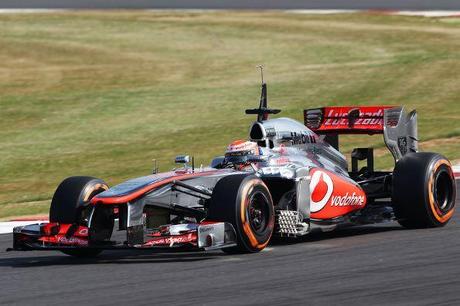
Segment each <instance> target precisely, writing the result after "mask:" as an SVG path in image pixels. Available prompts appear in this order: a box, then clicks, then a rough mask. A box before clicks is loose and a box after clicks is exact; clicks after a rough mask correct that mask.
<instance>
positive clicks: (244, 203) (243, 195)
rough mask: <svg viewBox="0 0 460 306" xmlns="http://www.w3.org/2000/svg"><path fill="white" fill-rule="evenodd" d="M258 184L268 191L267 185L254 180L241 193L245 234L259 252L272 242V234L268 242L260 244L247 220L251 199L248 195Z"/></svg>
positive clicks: (241, 212) (241, 211)
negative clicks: (247, 210)
mask: <svg viewBox="0 0 460 306" xmlns="http://www.w3.org/2000/svg"><path fill="white" fill-rule="evenodd" d="M257 184H261V185H263V186H264V187H265V188H266V189H267V190H268V188H267V186H266V185H265V183H264V182H262V181H260V180H257V179H252V180H250V181H248V182H247V183H246V184H245V186H244V187H243V190H242V191H241V203H240V219H241V223H242V224H243V230H244V233H245V234H246V236H247V237H248V239H249V243H250V245H251V247H253V248H255V249H257V250H261V249H263V248H264V247H265V246H266V245H267V244H268V242H269V241H270V238H271V234H270V237H269V238H268V239H267V241H265V242H264V243H259V241H258V240H257V238H256V236H255V235H254V233H253V232H252V229H251V225H250V224H249V222H248V220H247V219H246V209H247V206H248V205H249V199H248V197H247V195H248V194H249V193H250V192H251V191H252V189H253V188H254V187H255V186H256V185H257ZM269 196H270V200H271V195H269ZM271 221H272V219H270V222H271ZM268 226H272V224H268ZM272 233H273V232H272Z"/></svg>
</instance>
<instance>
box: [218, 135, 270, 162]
mask: <svg viewBox="0 0 460 306" xmlns="http://www.w3.org/2000/svg"><path fill="white" fill-rule="evenodd" d="M254 155H262V151H261V149H260V148H259V146H258V145H257V143H255V142H252V141H245V140H235V141H233V142H232V143H231V144H229V145H228V147H227V150H226V151H225V162H227V163H230V164H234V165H238V166H239V167H238V168H241V167H245V166H249V163H248V157H249V156H254Z"/></svg>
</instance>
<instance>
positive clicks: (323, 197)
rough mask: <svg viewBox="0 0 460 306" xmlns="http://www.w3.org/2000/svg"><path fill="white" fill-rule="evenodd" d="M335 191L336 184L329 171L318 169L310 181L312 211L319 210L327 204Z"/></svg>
mask: <svg viewBox="0 0 460 306" xmlns="http://www.w3.org/2000/svg"><path fill="white" fill-rule="evenodd" d="M333 191H334V184H333V183H332V179H331V177H330V176H329V175H327V173H325V172H322V171H316V172H315V173H313V176H312V177H311V182H310V212H313V213H314V212H317V211H320V210H321V209H323V208H324V206H326V204H327V202H328V201H329V199H330V198H331V195H332V192H333Z"/></svg>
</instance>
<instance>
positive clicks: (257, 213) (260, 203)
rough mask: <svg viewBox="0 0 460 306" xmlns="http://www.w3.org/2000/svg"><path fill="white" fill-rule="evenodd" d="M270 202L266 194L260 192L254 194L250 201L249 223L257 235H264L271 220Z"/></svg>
mask: <svg viewBox="0 0 460 306" xmlns="http://www.w3.org/2000/svg"><path fill="white" fill-rule="evenodd" d="M269 205H270V203H269V201H268V199H267V197H266V196H265V194H263V193H262V192H260V191H257V192H255V193H253V194H252V195H251V197H250V199H249V205H248V210H247V214H248V221H249V224H250V226H251V229H252V230H253V231H254V233H256V234H263V233H264V232H265V230H266V228H267V226H268V223H269V219H270V208H269Z"/></svg>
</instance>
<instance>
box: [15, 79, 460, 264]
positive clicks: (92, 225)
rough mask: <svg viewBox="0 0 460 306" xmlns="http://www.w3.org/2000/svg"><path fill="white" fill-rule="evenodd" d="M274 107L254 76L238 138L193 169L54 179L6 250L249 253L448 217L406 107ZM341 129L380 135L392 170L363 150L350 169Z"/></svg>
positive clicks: (446, 192)
mask: <svg viewBox="0 0 460 306" xmlns="http://www.w3.org/2000/svg"><path fill="white" fill-rule="evenodd" d="M279 112H280V111H279V110H275V109H269V108H268V106H267V86H266V84H265V83H263V84H262V94H261V98H260V106H259V108H257V109H250V110H246V114H254V115H257V121H255V122H254V123H253V124H252V125H251V127H250V131H249V140H248V141H243V140H241V141H235V142H233V143H232V144H230V145H229V146H228V147H227V151H226V153H225V155H224V156H220V157H217V158H215V159H214V160H213V161H212V163H211V165H210V167H206V168H202V167H200V168H199V169H197V168H195V167H194V165H193V159H192V163H191V164H190V158H189V157H188V156H178V157H177V158H176V162H177V163H182V164H184V165H183V167H181V168H179V169H176V170H173V171H171V172H166V173H154V174H152V175H148V176H144V177H139V178H135V179H132V180H128V181H126V182H124V183H121V184H119V185H116V186H114V187H111V188H109V187H108V186H107V184H106V183H104V181H103V180H101V179H97V178H93V177H83V176H77V177H69V178H67V179H65V180H64V181H63V182H62V183H61V184H60V185H59V186H58V188H57V190H56V192H55V194H54V196H53V199H52V202H51V207H50V214H49V223H42V224H35V225H28V226H24V227H16V228H15V229H14V234H13V235H14V245H13V249H14V250H22V251H25V250H60V251H62V252H64V253H66V254H70V255H74V256H95V255H97V254H98V253H100V252H101V251H102V250H105V249H129V248H131V249H133V248H136V249H158V248H160V249H164V248H166V249H173V248H174V249H178V248H179V249H184V248H185V249H196V250H210V249H222V250H223V251H225V252H229V253H235V252H236V253H238V252H258V251H261V250H262V249H264V248H265V246H266V245H267V244H268V243H269V241H270V239H271V238H272V236H277V237H280V238H283V237H300V236H304V235H308V234H309V233H311V232H314V231H330V230H332V229H335V228H337V227H339V226H343V225H361V224H371V223H378V222H383V221H390V220H396V221H398V222H399V223H400V224H401V225H402V226H404V227H407V228H427V227H440V226H444V225H445V224H446V223H447V222H448V221H449V219H450V218H451V216H452V214H453V211H454V206H455V198H456V195H455V192H456V188H455V179H454V174H453V171H452V167H451V164H450V163H449V161H448V160H447V159H446V158H445V157H443V156H442V155H439V154H436V153H426V152H418V147H417V114H416V112H415V111H412V112H410V113H409V114H406V112H405V111H404V108H403V107H392V106H357V107H323V108H316V109H307V110H305V111H304V120H305V122H304V124H302V123H300V122H297V121H295V120H292V119H289V118H276V119H270V120H269V119H268V115H269V114H277V113H279ZM342 134H383V137H384V140H385V143H386V145H387V147H388V149H389V150H390V152H391V154H392V155H393V157H394V160H395V167H394V170H393V171H391V172H389V171H375V170H374V163H373V149H372V148H356V149H354V150H353V152H352V153H351V169H350V168H349V167H348V163H347V159H346V158H345V156H344V155H343V154H342V153H340V152H339V150H338V148H339V135H342ZM364 161H365V162H366V166H364V167H361V168H360V167H358V165H359V162H361V163H363V162H364ZM114 230H115V231H117V233H116V235H115V233H114ZM114 236H121V239H118V241H117V239H114Z"/></svg>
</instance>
